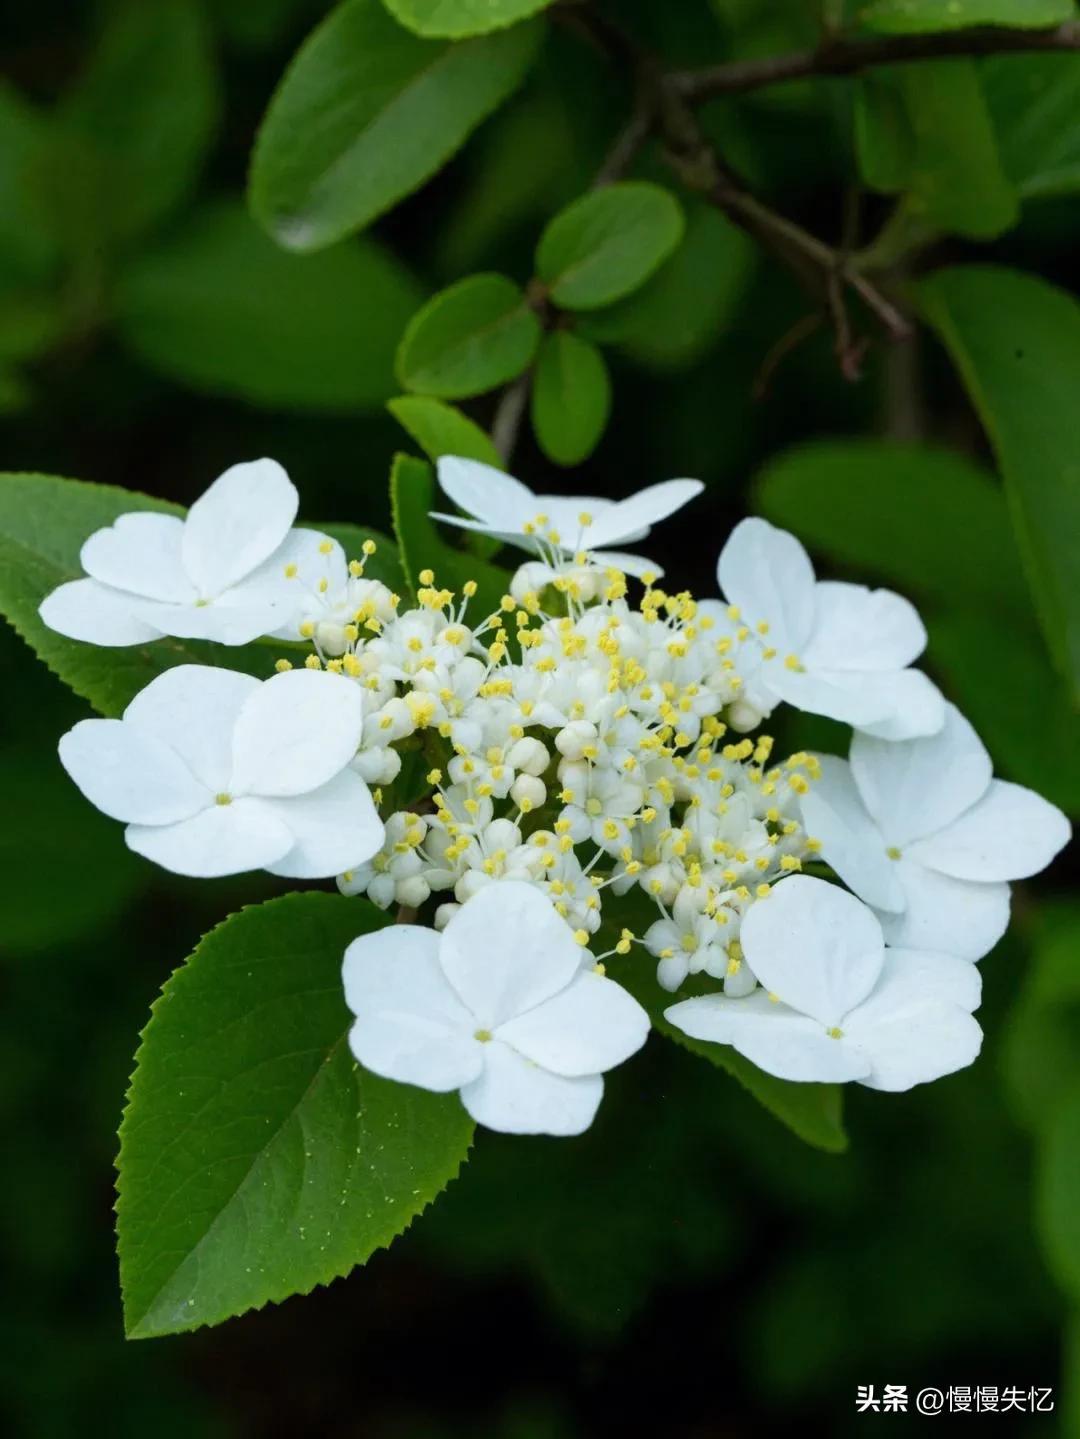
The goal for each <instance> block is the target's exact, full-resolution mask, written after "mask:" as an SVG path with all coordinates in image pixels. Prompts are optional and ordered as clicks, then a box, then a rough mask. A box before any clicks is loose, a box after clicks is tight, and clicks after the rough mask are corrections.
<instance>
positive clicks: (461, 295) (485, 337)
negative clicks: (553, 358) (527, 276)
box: [397, 275, 541, 400]
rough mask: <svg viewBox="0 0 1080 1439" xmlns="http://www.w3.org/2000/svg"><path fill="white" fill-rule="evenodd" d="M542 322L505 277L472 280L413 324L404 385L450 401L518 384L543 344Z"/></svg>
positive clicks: (443, 294) (402, 359)
mask: <svg viewBox="0 0 1080 1439" xmlns="http://www.w3.org/2000/svg"><path fill="white" fill-rule="evenodd" d="M540 333H541V330H540V321H539V320H538V319H537V317H536V315H535V314H534V313H533V311H532V309H531V308H530V306H529V303H528V301H527V300H526V298H525V295H524V293H523V291H522V290H521V289H520V287H519V286H517V285H515V284H514V282H513V281H512V280H508V279H507V278H506V276H505V275H470V276H469V277H468V278H467V279H464V280H459V281H458V282H457V284H455V285H450V286H449V287H448V288H447V289H445V290H440V291H439V293H438V294H437V295H433V296H432V297H431V299H430V300H429V301H428V302H427V304H426V305H424V306H423V308H422V309H421V310H419V311H418V312H417V313H416V314H415V315H414V316H413V317H412V319H411V320H410V321H409V325H408V328H407V329H406V331H405V334H404V335H403V336H402V339H401V344H400V345H399V347H398V352H397V374H398V379H399V380H400V381H401V383H402V384H403V385H404V386H405V387H406V389H409V390H412V391H414V392H415V393H416V394H421V395H432V396H436V397H438V398H440V399H445V400H458V399H466V398H468V396H470V395H480V394H483V393H484V391H485V390H493V389H495V388H496V386H498V385H504V384H506V382H507V381H508V380H513V379H515V378H516V377H517V376H518V375H520V374H521V372H522V371H523V370H524V369H525V368H526V366H527V365H528V364H529V363H530V361H531V360H532V358H533V355H535V353H536V347H537V345H538V344H539V343H540Z"/></svg>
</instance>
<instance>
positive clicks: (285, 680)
mask: <svg viewBox="0 0 1080 1439" xmlns="http://www.w3.org/2000/svg"><path fill="white" fill-rule="evenodd" d="M363 720H364V715H363V699H362V695H361V691H360V690H359V689H358V688H357V687H356V686H355V685H354V684H352V683H351V682H350V681H349V680H347V679H344V678H341V677H340V676H338V675H332V674H327V673H325V672H322V673H316V672H314V671H312V670H306V669H304V670H291V671H289V672H287V673H285V674H278V675H274V676H273V677H272V678H271V679H268V680H262V681H260V680H257V679H254V678H253V677H252V676H250V675H244V674H237V673H235V672H234V671H232V670H223V669H215V668H213V667H211V666H207V665H178V666H177V667H176V668H175V669H171V670H166V671H165V673H164V674H162V675H159V676H158V678H157V679H156V680H153V681H152V682H151V683H150V684H148V685H147V686H146V688H145V689H144V690H142V691H141V692H140V693H139V694H137V695H136V696H135V698H134V699H133V700H132V701H131V703H130V704H129V705H128V707H127V709H126V710H125V711H124V716H123V718H122V719H118V720H116V719H89V720H81V721H80V722H79V723H78V724H77V725H76V726H75V727H74V729H72V730H69V732H68V733H67V734H66V735H64V737H63V739H62V740H61V741H60V759H61V761H62V763H63V765H64V768H65V769H66V770H67V772H68V774H70V775H71V777H72V779H73V780H74V781H75V783H76V784H77V785H78V786H79V788H80V789H81V790H82V792H83V794H84V795H86V797H87V799H89V800H90V801H91V803H92V804H95V805H97V807H98V809H100V810H103V811H104V812H105V813H106V814H107V815H110V816H111V817H112V818H113V819H119V820H123V821H124V822H125V823H126V824H127V830H126V831H125V838H126V840H127V843H128V845H129V846H130V848H131V849H133V850H135V851H137V853H139V854H142V855H145V856H146V857H147V859H152V860H154V861H155V862H156V863H157V864H160V865H162V866H163V867H164V868H165V869H171V870H173V871H175V872H176V873H177V874H187V875H196V876H199V877H202V878H209V877H212V876H215V875H222V874H238V873H240V872H241V871H243V870H249V869H268V870H269V871H270V872H271V873H272V874H279V875H285V876H288V877H289V878H295V879H319V878H326V877H329V876H331V875H335V874H339V873H340V872H341V871H342V870H345V869H349V868H350V867H351V866H353V865H359V864H361V863H362V862H363V861H364V860H366V859H369V858H370V857H371V855H373V854H374V853H375V852H376V851H377V850H378V849H379V847H380V845H381V844H382V841H383V825H382V821H381V820H380V819H379V816H378V814H377V813H376V811H375V806H374V804H373V803H372V799H371V795H370V793H369V792H368V788H367V785H366V784H365V783H364V781H363V780H362V779H361V778H360V776H359V775H357V774H356V773H355V772H354V771H353V770H352V769H350V768H349V761H350V760H351V759H352V758H353V755H354V754H355V753H356V747H357V743H358V741H359V737H360V730H361V726H362V725H363Z"/></svg>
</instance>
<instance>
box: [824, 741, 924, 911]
mask: <svg viewBox="0 0 1080 1439" xmlns="http://www.w3.org/2000/svg"><path fill="white" fill-rule="evenodd" d="M819 763H820V764H821V777H820V778H819V779H816V780H815V781H814V782H813V784H811V786H810V789H809V791H808V792H807V793H806V794H805V795H803V797H802V802H801V803H802V815H803V824H804V825H805V827H806V833H807V835H809V836H812V837H813V838H814V839H817V840H820V841H821V854H822V857H823V858H824V859H826V860H827V861H828V862H829V864H831V865H832V867H833V869H835V870H836V872H837V874H838V875H839V876H840V878H841V879H842V880H843V881H844V883H845V884H846V885H847V886H848V888H849V889H853V890H854V891H855V893H856V894H857V895H858V896H859V898H860V899H863V900H865V901H866V903H867V904H872V905H873V906H874V907H875V908H876V909H891V910H900V909H903V907H904V891H903V890H902V889H901V888H900V883H899V881H898V880H897V878H896V875H895V874H894V873H893V861H892V860H890V859H889V857H888V855H887V854H886V853H885V841H884V840H883V839H882V837H881V832H880V830H879V829H878V827H877V825H875V823H874V821H873V820H872V819H871V818H870V816H869V815H868V814H867V812H866V807H865V806H864V804H863V802H862V800H861V798H860V797H859V791H858V790H857V789H856V787H855V780H854V777H853V776H852V773H851V766H850V765H849V764H848V762H847V761H846V760H842V759H837V758H836V757H835V756H834V755H821V756H819Z"/></svg>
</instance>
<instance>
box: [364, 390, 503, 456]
mask: <svg viewBox="0 0 1080 1439" xmlns="http://www.w3.org/2000/svg"><path fill="white" fill-rule="evenodd" d="M386 408H387V409H388V410H389V411H390V413H391V414H392V415H393V417H394V419H395V420H397V422H398V424H399V425H402V426H403V427H404V428H405V429H406V430H407V431H408V432H409V434H410V435H411V436H412V438H413V439H414V440H415V441H416V443H417V444H418V445H419V446H420V448H421V449H422V450H423V452H424V454H425V455H427V457H428V459H429V460H438V459H440V458H441V457H442V456H443V455H460V456H461V457H462V458H463V459H466V460H480V462H481V463H482V464H485V465H491V466H492V467H493V468H494V469H497V470H501V469H503V468H504V466H503V462H502V456H501V455H500V454H499V452H498V450H497V449H496V448H495V446H494V445H493V444H492V442H491V439H490V438H489V436H488V434H487V432H486V431H485V430H482V429H481V428H480V426H479V425H478V424H477V423H476V422H475V421H474V420H470V419H469V417H468V415H463V414H462V413H461V411H460V410H457V409H455V408H454V406H453V405H447V404H444V403H443V401H442V400H434V399H431V398H430V397H429V396H427V395H400V396H399V397H398V398H397V399H396V400H391V401H390V403H389V404H388V405H387V407H386Z"/></svg>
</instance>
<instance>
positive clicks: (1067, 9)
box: [859, 0, 1073, 35]
mask: <svg viewBox="0 0 1080 1439" xmlns="http://www.w3.org/2000/svg"><path fill="white" fill-rule="evenodd" d="M1072 14H1073V0H871V3H870V4H868V5H863V6H862V7H861V8H860V10H859V20H860V22H861V23H862V24H863V25H865V26H866V28H867V29H868V30H880V31H884V32H885V33H886V34H890V35H906V34H921V33H922V32H924V31H934V30H965V29H967V27H968V26H969V25H1011V26H1015V27H1017V28H1019V29H1023V28H1030V29H1039V28H1040V27H1042V26H1046V25H1057V24H1060V22H1061V21H1062V20H1068V19H1071V17H1072Z"/></svg>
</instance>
